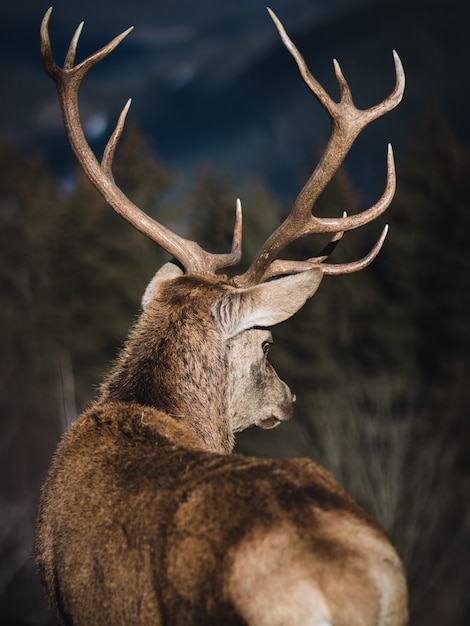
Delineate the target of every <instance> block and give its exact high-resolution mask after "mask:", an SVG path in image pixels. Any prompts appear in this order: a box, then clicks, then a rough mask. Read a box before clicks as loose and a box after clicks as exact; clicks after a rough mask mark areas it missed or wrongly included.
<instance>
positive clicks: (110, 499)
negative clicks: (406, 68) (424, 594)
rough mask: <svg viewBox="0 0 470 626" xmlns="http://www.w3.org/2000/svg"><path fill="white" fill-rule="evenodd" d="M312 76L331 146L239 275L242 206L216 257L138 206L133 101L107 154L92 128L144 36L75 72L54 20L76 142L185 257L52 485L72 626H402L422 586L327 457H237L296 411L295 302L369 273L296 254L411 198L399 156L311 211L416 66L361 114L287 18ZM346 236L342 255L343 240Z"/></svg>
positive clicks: (49, 61)
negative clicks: (349, 205) (283, 331)
mask: <svg viewBox="0 0 470 626" xmlns="http://www.w3.org/2000/svg"><path fill="white" fill-rule="evenodd" d="M270 13H271V17H272V18H273V20H274V23H275V25H276V27H277V29H278V31H279V33H280V36H281V38H282V41H283V42H284V44H285V45H286V47H287V48H288V50H289V51H290V53H291V54H292V56H293V57H294V59H295V61H296V63H297V66H298V68H299V70H300V73H301V75H302V77H303V79H304V81H305V82H306V84H307V85H308V87H309V88H310V90H311V91H312V92H313V94H314V96H315V97H316V98H317V99H318V100H319V101H320V103H321V104H322V105H323V107H324V108H325V109H326V110H327V111H328V113H329V115H330V117H331V120H332V131H331V137H330V140H329V143H328V145H327V147H326V149H325V153H324V155H323V157H322V158H321V160H320V162H319V164H318V166H317V167H316V169H315V170H314V171H313V173H312V175H311V177H310V179H309V180H308V181H307V183H306V184H305V186H304V188H303V189H302V190H301V192H300V194H299V196H298V197H297V199H296V201H295V203H294V205H293V207H292V210H291V212H290V213H289V215H288V216H287V218H286V219H285V220H284V222H282V224H281V225H280V226H279V227H278V228H277V230H275V232H274V233H273V234H272V235H271V236H270V237H269V238H268V240H267V241H266V242H265V243H264V244H263V246H262V248H261V249H260V250H259V252H258V253H257V255H256V257H255V258H254V260H253V262H252V264H251V266H250V267H249V269H248V270H247V271H246V272H245V273H243V274H240V275H238V276H235V277H234V278H227V277H226V276H223V275H222V274H220V273H218V272H219V270H221V269H223V268H226V267H229V266H232V265H234V264H236V263H237V262H238V261H239V259H240V250H241V208H240V203H239V202H237V208H236V219H235V226H234V235H233V245H232V250H231V252H229V253H227V254H212V253H209V252H206V251H204V250H203V249H202V248H201V247H200V246H199V245H198V244H197V243H196V242H194V241H189V240H187V239H185V238H183V237H181V236H179V235H176V234H174V233H172V232H171V231H170V230H168V229H167V228H166V227H164V226H163V225H162V224H160V223H158V222H156V221H154V220H153V219H151V218H150V217H148V216H147V215H146V214H144V213H143V212H142V211H141V210H140V209H139V208H138V207H137V206H135V205H134V204H133V203H132V202H131V201H130V200H129V199H128V198H127V197H126V196H125V195H124V194H123V192H122V191H121V190H120V189H119V187H118V186H117V185H116V183H115V181H114V178H113V175H112V172H111V166H112V161H113V156H114V153H115V149H116V146H117V143H118V140H119V137H120V135H121V133H122V130H123V127H124V119H125V116H126V113H127V110H128V108H129V103H128V104H127V105H126V106H125V108H124V110H123V112H122V114H121V116H120V117H119V120H118V122H117V124H116V128H115V130H114V132H113V133H112V135H111V138H110V140H109V142H108V144H107V147H106V148H105V151H104V155H103V158H102V161H101V162H98V161H97V159H96V157H95V155H94V153H93V151H92V150H91V148H90V146H89V145H88V143H87V141H86V139H85V136H84V133H83V130H82V125H81V123H80V115H79V105H78V91H79V87H80V84H81V82H82V80H83V78H84V77H85V75H86V74H87V72H88V71H89V70H90V69H91V68H92V67H93V66H94V65H96V64H97V63H98V62H99V61H101V60H102V59H103V58H104V57H106V56H107V55H108V54H109V53H110V52H111V51H112V50H113V49H114V48H116V46H117V45H118V44H119V43H120V42H121V41H122V40H123V39H124V37H126V35H127V34H128V33H129V32H130V29H129V30H127V31H125V32H124V33H122V34H121V35H119V36H118V37H116V38H115V39H113V40H112V41H111V42H110V43H109V44H108V45H106V46H104V47H103V48H102V49H101V50H99V51H98V52H96V53H94V54H92V55H91V56H89V57H88V58H86V59H85V60H84V61H82V62H80V63H77V64H75V56H76V48H77V43H78V39H79V36H80V33H81V29H82V25H80V26H79V28H78V29H77V31H76V32H75V35H74V37H73V39H72V41H71V44H70V47H69V50H68V53H67V55H66V59H65V63H64V66H63V68H60V67H59V66H57V65H56V63H55V61H54V59H53V55H52V50H51V45H50V40H49V34H48V24H49V19H50V15H51V9H49V11H47V13H46V15H45V17H44V19H43V22H42V27H41V51H42V60H43V64H44V68H45V70H46V72H47V73H48V74H49V76H50V77H52V79H53V80H54V81H55V83H56V87H57V91H58V96H59V100H60V105H61V109H62V114H63V118H64V124H65V128H66V131H67V134H68V138H69V141H70V143H71V146H72V149H73V150H74V152H75V154H76V156H77V158H78V160H79V162H80V163H81V165H82V167H83V169H84V171H85V172H86V174H87V176H88V178H89V179H90V180H91V181H92V182H93V183H94V185H95V186H96V188H97V189H98V190H99V191H100V192H101V194H102V195H103V196H104V198H105V199H106V200H107V202H108V203H109V204H110V205H111V206H112V207H113V209H115V210H116V211H117V212H118V213H120V214H121V215H122V216H124V217H125V219H127V220H128V221H129V222H130V223H131V224H132V225H133V226H135V227H136V228H138V229H139V230H140V231H142V232H143V233H145V234H146V235H148V236H149V237H150V238H151V239H152V240H154V241H155V242H156V243H157V244H159V245H160V246H162V247H163V248H164V249H165V250H166V251H167V252H169V253H170V254H171V255H172V256H173V257H174V260H173V261H172V262H170V263H167V264H165V265H164V266H163V267H162V268H161V269H160V270H159V271H158V272H157V273H156V275H155V277H154V278H153V279H152V281H151V283H150V285H149V286H148V288H147V290H146V292H145V294H144V297H143V301H142V308H143V310H142V313H141V316H140V317H139V319H138V321H137V322H136V324H135V327H134V328H133V330H131V332H130V335H129V337H128V339H127V342H126V344H125V346H124V348H123V350H122V353H121V355H120V356H119V357H118V359H117V362H116V364H115V366H114V368H113V369H112V371H111V373H110V374H109V376H108V377H107V379H106V380H105V382H104V384H103V385H102V387H101V391H100V394H99V397H98V399H97V400H96V401H95V402H94V403H93V404H92V405H91V406H90V408H88V410H86V411H85V412H84V413H83V414H82V415H81V416H80V417H79V418H78V419H77V420H76V422H75V423H74V424H73V425H72V427H71V428H70V430H69V432H68V433H67V434H66V435H65V437H64V438H63V440H62V442H61V443H60V445H59V447H58V450H57V453H56V455H55V458H54V460H53V462H52V466H51V468H50V471H49V474H48V477H47V480H46V483H45V485H44V487H43V490H42V495H41V503H40V511H39V516H38V524H37V535H36V544H35V558H36V561H37V563H38V566H39V570H40V573H41V576H42V580H43V583H44V586H45V589H46V592H47V595H48V598H49V601H50V604H51V606H52V608H53V610H54V612H55V615H56V617H57V619H58V621H59V623H60V624H62V625H63V626H70V625H73V626H93V625H96V626H98V625H99V626H103V624H113V626H121V625H122V626H124V625H126V626H127V625H129V624H133V625H136V626H137V625H144V624H145V625H146V626H147V625H149V624H154V625H164V624H168V625H169V624H171V625H172V626H190V625H191V624H193V625H198V626H204V625H207V626H209V625H221V624H224V625H242V624H249V625H250V626H268V625H269V626H291V625H298V626H300V625H301V626H333V625H334V626H403V625H404V624H405V623H406V621H407V592H406V583H405V578H404V574H403V568H402V565H401V562H400V560H399V557H398V556H397V553H396V551H395V549H394V548H393V546H392V545H391V543H390V541H389V540H388V538H387V537H386V535H385V534H384V532H383V531H382V529H381V528H380V527H379V525H378V524H377V523H376V522H375V521H374V520H373V519H372V518H371V517H370V516H369V515H368V514H367V513H366V512H365V511H363V510H362V509H361V508H360V507H359V506H358V505H357V504H356V503H355V502H354V501H353V500H352V499H351V498H350V497H349V496H348V495H346V493H344V492H343V490H342V489H341V488H340V487H339V485H338V484H337V483H336V482H335V480H334V479H333V478H332V476H330V475H329V474H328V472H326V471H325V470H324V469H323V468H322V467H320V466H319V465H317V464H316V463H315V462H313V461H312V460H308V459H277V460H267V459H259V458H250V457H244V456H241V455H238V454H232V449H233V444H234V433H235V432H237V431H240V430H242V429H244V428H247V427H248V426H252V425H256V426H259V427H261V428H272V427H274V426H276V425H278V424H279V423H280V422H282V421H285V420H288V419H289V418H290V417H291V414H292V408H293V405H292V401H293V400H292V395H291V392H290V390H289V388H288V387H287V385H286V384H285V383H284V382H282V381H281V380H280V379H279V378H278V376H277V374H276V372H275V371H274V369H273V367H272V366H271V365H270V363H269V362H268V360H267V353H268V349H269V346H270V344H271V342H272V338H271V333H270V330H269V328H270V327H271V326H273V325H275V324H277V323H279V322H281V321H283V320H286V319H288V318H289V317H291V316H292V315H293V314H294V313H296V312H297V311H298V310H299V309H300V308H301V307H302V306H303V304H304V303H305V301H306V300H307V299H308V298H310V297H311V296H312V295H313V294H314V292H315V291H316V289H317V288H318V286H319V284H320V282H321V280H322V277H323V276H324V275H325V274H327V275H336V274H344V273H349V272H355V271H358V270H361V269H362V268H363V267H365V266H366V265H367V264H369V263H370V262H371V261H372V260H373V259H374V258H375V256H376V255H377V253H378V252H379V250H380V247H381V245H382V243H383V240H384V237H385V234H386V230H385V231H384V232H383V233H382V235H381V237H380V238H379V240H378V242H377V244H376V245H375V246H374V247H373V249H372V250H371V251H370V252H369V254H367V255H366V256H365V257H364V258H363V259H360V260H358V261H352V262H350V263H342V264H331V263H328V262H327V261H328V258H327V254H326V253H325V254H320V255H318V256H314V257H312V258H309V259H306V260H304V261H291V260H281V259H279V254H280V253H281V251H282V250H283V249H284V248H285V247H286V246H287V245H288V244H289V243H290V242H292V241H294V240H295V239H297V238H299V237H303V236H305V235H308V234H313V233H330V237H331V242H332V243H333V244H335V243H336V242H337V241H338V240H339V239H340V237H341V236H342V234H343V233H344V232H345V231H348V230H351V229H355V228H358V227H360V226H362V225H364V224H366V223H368V222H371V221H372V220H374V219H375V218H377V217H378V216H379V215H381V214H382V213H383V212H384V211H385V209H386V208H387V206H388V205H389V203H390V201H391V199H392V196H393V194H394V189H395V172H394V164H393V156H392V152H391V149H390V148H389V152H388V177H387V183H386V189H385V192H384V194H383V196H382V198H381V199H380V200H379V201H378V202H377V204H375V205H374V206H373V207H371V208H369V209H367V210H365V211H363V212H362V213H359V214H356V215H350V216H348V215H346V214H343V215H342V216H341V217H333V218H320V217H316V216H314V215H313V214H312V206H313V204H314V203H315V200H316V199H317V198H318V196H319V194H320V193H321V192H322V190H323V189H324V188H325V186H326V184H327V183H328V181H329V180H331V177H332V176H333V175H334V173H335V172H336V170H337V169H338V167H339V166H340V164H341V162H342V161H343V159H344V157H345V155H346V154H347V152H348V150H349V149H350V147H351V145H352V143H353V141H354V140H355V138H356V137H357V135H358V134H359V133H360V131H361V130H362V129H363V128H364V127H365V126H366V125H367V124H369V123H370V122H371V121H373V120H375V119H376V118H378V117H380V116H382V115H383V114H385V113H386V112H388V111H390V110H391V109H393V108H394V107H395V106H396V105H397V104H398V103H399V102H400V100H401V98H402V94H403V89H404V74H403V69H402V66H401V63H400V60H399V58H398V56H397V55H396V54H395V53H394V57H395V71H396V85H395V88H394V90H393V92H392V93H391V95H389V96H388V97H387V98H386V99H385V100H384V101H383V102H381V103H380V104H378V105H376V106H373V107H371V108H369V109H367V110H359V109H357V108H356V107H355V105H354V103H353V100H352V97H351V92H350V89H349V86H348V83H347V82H346V80H345V79H344V77H343V74H342V73H341V69H340V67H339V65H338V63H337V62H336V61H335V64H334V66H335V72H336V77H337V80H338V83H339V87H340V100H339V102H335V101H333V100H332V99H331V98H330V97H329V96H328V94H327V93H326V92H325V91H324V89H323V88H322V87H321V85H319V84H318V82H317V81H316V80H315V78H314V77H313V76H312V75H311V74H310V72H309V70H308V68H307V66H306V64H305V62H304V60H303V58H302V56H301V55H300V53H299V52H298V50H297V49H296V48H295V46H294V44H293V43H292V42H291V40H290V39H289V37H288V35H287V34H286V32H285V30H284V28H283V26H282V25H281V23H280V22H279V20H278V19H277V17H276V16H275V15H274V14H273V13H272V12H271V11H270ZM330 247H331V246H330Z"/></svg>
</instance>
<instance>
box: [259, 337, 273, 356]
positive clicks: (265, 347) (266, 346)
mask: <svg viewBox="0 0 470 626" xmlns="http://www.w3.org/2000/svg"><path fill="white" fill-rule="evenodd" d="M271 344H272V341H269V340H266V341H263V343H262V344H261V347H262V348H263V352H264V354H268V352H269V348H270V347H271Z"/></svg>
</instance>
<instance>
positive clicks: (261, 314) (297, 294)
mask: <svg viewBox="0 0 470 626" xmlns="http://www.w3.org/2000/svg"><path fill="white" fill-rule="evenodd" d="M322 277H323V272H322V270H321V268H317V267H316V268H313V269H311V270H307V271H305V272H302V273H301V274H294V275H292V276H283V277H282V278H277V279H276V280H272V281H270V282H267V283H262V284H260V285H255V286H254V287H247V288H246V289H237V290H235V291H230V292H227V293H226V294H224V296H223V297H222V299H221V300H219V301H218V303H217V305H216V309H217V310H216V311H214V313H215V315H216V317H217V318H218V320H219V323H220V325H221V327H222V329H223V330H224V332H225V333H226V334H227V336H229V337H233V336H234V335H236V334H238V333H239V332H241V331H243V330H247V329H248V328H254V327H255V326H265V327H269V326H274V324H279V322H283V321H284V320H287V319H289V317H291V316H292V315H294V313H297V311H298V310H299V309H301V308H302V307H303V305H304V304H305V301H306V300H307V299H308V298H310V297H311V296H312V295H313V294H314V293H315V291H316V290H317V289H318V286H319V285H320V282H321V279H322Z"/></svg>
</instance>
